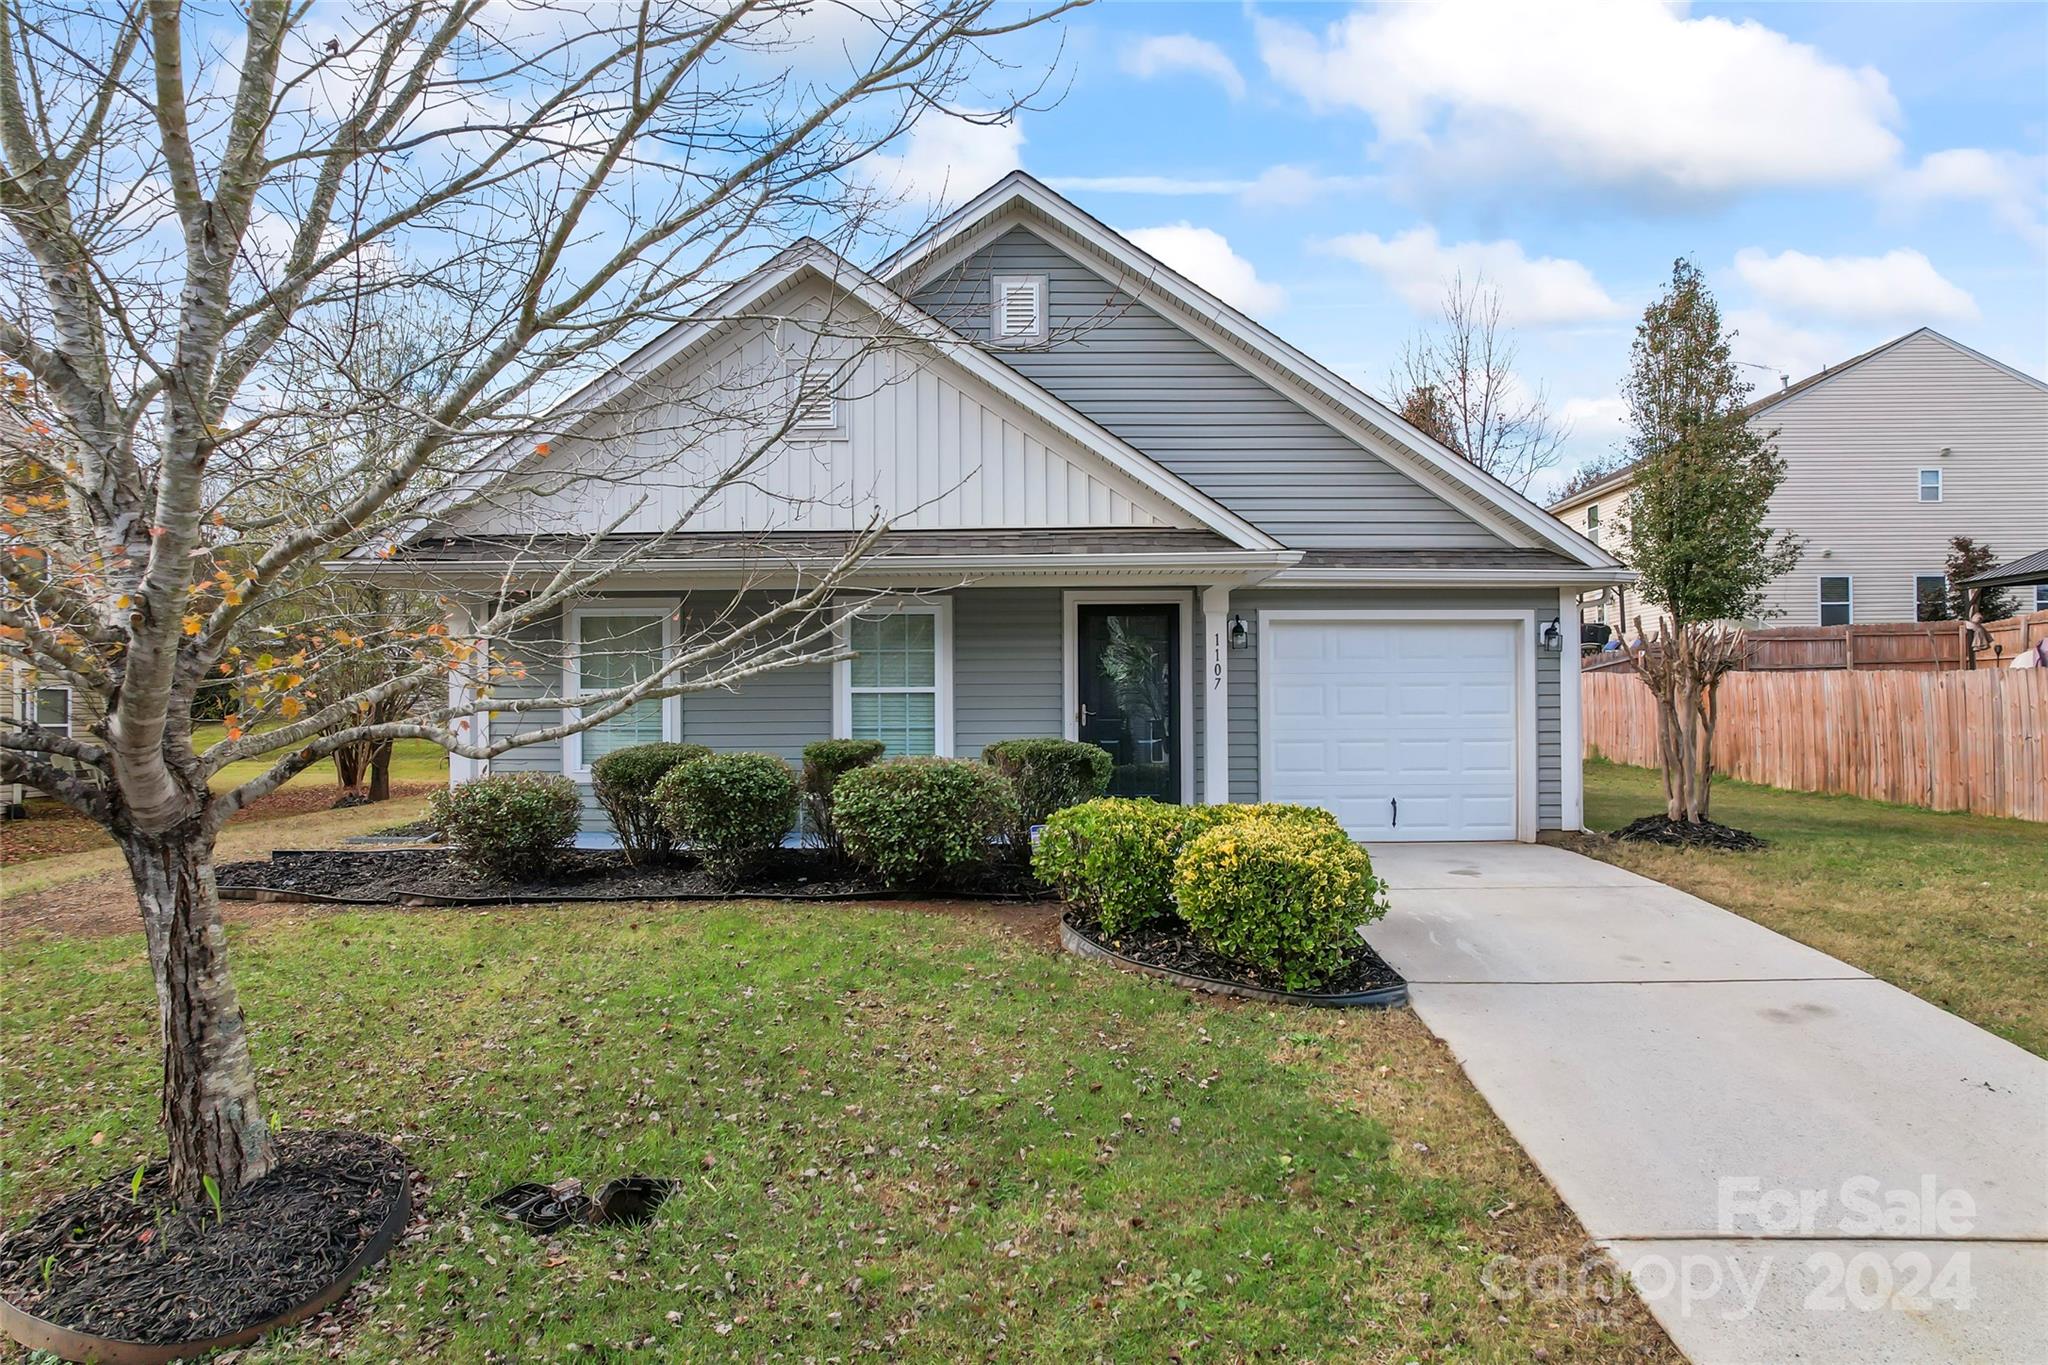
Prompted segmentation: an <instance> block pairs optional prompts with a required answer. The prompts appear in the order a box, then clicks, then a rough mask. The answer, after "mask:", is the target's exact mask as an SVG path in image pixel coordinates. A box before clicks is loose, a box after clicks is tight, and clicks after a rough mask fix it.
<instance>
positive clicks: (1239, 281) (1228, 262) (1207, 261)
mask: <svg viewBox="0 0 2048 1365" xmlns="http://www.w3.org/2000/svg"><path fill="white" fill-rule="evenodd" d="M1124 236H1126V237H1128V238H1130V239H1131V240H1132V241H1133V242H1135V243H1137V245H1138V249H1139V250H1141V251H1147V252H1150V253H1151V254H1152V255H1154V256H1157V257H1158V258H1159V259H1160V260H1162V261H1164V262H1165V263H1166V264H1167V265H1169V266H1171V267H1173V268H1174V269H1175V270H1178V271H1179V272H1180V273H1181V274H1183V275H1185V276H1187V277H1188V278H1189V279H1191V280H1193V281H1194V282H1195V283H1196V284H1199V285H1201V286H1202V287H1203V288H1204V289H1206V290H1208V291H1209V292H1210V293H1212V294H1214V295H1215V296H1216V297H1217V298H1220V299H1222V300H1223V301H1224V302H1225V303H1227V304H1230V305H1232V306H1234V307H1237V308H1242V309H1243V310H1244V311H1245V312H1247V313H1258V314H1265V313H1277V312H1279V311H1280V310H1281V309H1282V308H1285V307H1286V306H1287V291H1286V290H1284V289H1282V288H1281V287H1280V286H1279V285H1277V284H1269V283H1267V282H1266V281H1264V280H1262V279H1260V278H1259V273H1258V271H1257V270H1256V269H1254V268H1253V266H1252V263H1251V262H1250V261H1248V260H1246V259H1245V258H1244V257H1242V256H1240V255H1238V254H1237V253H1236V252H1235V251H1232V250H1231V249H1230V242H1229V240H1228V239H1227V238H1225V237H1224V235H1223V234H1222V233H1220V232H1216V231H1214V230H1212V229H1210V228H1205V227H1195V226H1194V225H1193V224H1191V223H1173V224H1170V225H1169V226H1166V227H1151V228H1135V229H1133V230H1132V231H1129V232H1126V233H1125V234H1124Z"/></svg>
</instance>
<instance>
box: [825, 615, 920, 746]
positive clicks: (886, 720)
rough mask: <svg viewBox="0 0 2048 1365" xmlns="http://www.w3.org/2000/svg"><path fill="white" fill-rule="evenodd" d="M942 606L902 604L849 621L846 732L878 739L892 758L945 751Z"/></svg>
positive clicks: (859, 737)
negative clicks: (894, 608) (892, 609)
mask: <svg viewBox="0 0 2048 1365" xmlns="http://www.w3.org/2000/svg"><path fill="white" fill-rule="evenodd" d="M940 627H941V619H940V609H939V608H937V607H903V608H899V609H897V610H894V611H888V612H883V613H879V614H877V615H873V616H856V617H854V618H853V619H852V620H850V621H848V622H847V624H846V642H847V646H848V647H849V648H851V649H852V650H854V651H855V654H854V657H853V658H852V659H850V660H849V661H848V662H847V666H846V680H847V681H846V702H845V705H846V720H847V726H846V733H847V734H848V735H849V736H850V737H852V738H854V739H879V740H881V741H882V743H883V744H885V745H887V746H888V755H889V757H891V758H905V757H911V756H915V755H925V754H936V753H941V752H943V751H944V748H943V736H942V734H941V729H942V724H941V712H942V709H943V707H942V698H941V695H940V678H939V674H940V658H941V640H940V635H941V629H940Z"/></svg>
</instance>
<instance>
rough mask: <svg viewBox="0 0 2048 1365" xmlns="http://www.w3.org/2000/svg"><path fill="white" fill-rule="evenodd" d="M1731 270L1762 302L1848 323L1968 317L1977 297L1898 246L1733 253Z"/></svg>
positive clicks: (1794, 312) (1973, 312) (1797, 313)
mask: <svg viewBox="0 0 2048 1365" xmlns="http://www.w3.org/2000/svg"><path fill="white" fill-rule="evenodd" d="M1735 274H1736V276H1737V277H1738V278H1740V279H1741V281H1742V282H1743V283H1744V284H1746V285H1748V286H1749V287H1750V289H1751V290H1752V291H1753V292H1754V293H1755V294H1756V296H1757V297H1758V298H1759V299H1761V300H1762V301H1763V302H1764V303H1766V304H1768V305H1770V306H1771V307H1773V308H1777V309H1780V310H1783V311H1784V312H1787V313H1790V314H1792V315H1793V316H1795V317H1804V318H1839V319H1842V320H1844V321H1848V322H1885V321H1911V322H1925V321H1929V320H1932V319H1954V318H1974V317H1976V316H1977V301H1976V300H1975V299H1973V298H1971V297H1970V295H1969V294H1968V293H1967V292H1966V291H1964V290H1963V289H1961V288H1959V287H1957V286H1956V285H1954V284H1952V283H1950V282H1949V281H1948V280H1947V279H1945V278H1943V276H1942V274H1941V272H1940V271H1938V270H1936V269H1935V268H1934V263H1933V262H1932V261H1930V260H1928V259H1927V258H1926V257H1925V256H1923V255H1921V254H1920V253H1919V252H1917V251H1908V250H1905V249H1903V248H1901V249H1899V250H1896V251H1887V252H1886V253H1885V254H1884V255H1882V256H1809V255H1807V254H1806V253H1805V252H1803V251H1781V252H1779V253H1778V254H1777V255H1775V256H1769V255H1766V254H1765V253H1764V252H1762V251H1760V250H1758V249H1757V248H1755V247H1749V248H1746V249H1744V250H1742V251H1738V252H1737V253H1735Z"/></svg>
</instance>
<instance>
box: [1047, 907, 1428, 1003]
mask: <svg viewBox="0 0 2048 1365" xmlns="http://www.w3.org/2000/svg"><path fill="white" fill-rule="evenodd" d="M1066 920H1067V923H1068V924H1070V925H1072V926H1073V927H1074V928H1076V929H1078V930H1080V931H1081V933H1083V934H1085V935H1087V936H1088V937H1089V938H1092V939H1094V940H1095V941H1096V942H1097V943H1099V944H1102V945H1104V946H1105V947H1109V948H1114V949H1115V950H1116V951H1117V952H1119V953H1122V954H1123V955H1124V956H1125V957H1127V958H1130V959H1131V960H1132V961H1133V962H1137V963H1140V964H1142V965H1144V966H1147V967H1157V968H1160V969H1161V970H1163V971H1169V972H1182V973H1185V974H1186V975H1189V976H1202V977H1207V978H1209V979H1210V980H1212V981H1222V982H1227V983H1229V984H1231V985H1237V986H1252V987H1255V988H1257V989H1259V990H1265V991H1292V990H1293V988H1292V987H1290V986H1288V985H1287V983H1286V982H1284V981H1282V980H1281V979H1280V977H1279V975H1278V974H1277V973H1274V972H1270V971H1267V970H1266V969H1265V968H1263V967H1256V966H1253V965H1252V964H1251V963H1249V962H1239V961H1237V960H1236V959H1235V958H1228V957H1224V956H1223V955H1221V954H1220V953H1213V952H1210V951H1209V950H1208V949H1207V948H1204V947H1203V946H1202V945H1201V944H1199V943H1197V942H1195V941H1194V940H1193V939H1192V938H1190V937H1189V936H1188V932H1187V929H1186V927H1185V926H1183V925H1178V924H1174V923H1171V922H1167V923H1159V924H1148V925H1143V926H1141V927H1139V928H1137V929H1131V930H1127V931H1125V932H1124V933H1122V934H1118V935H1115V936H1114V937H1112V936H1111V935H1109V934H1106V933H1104V932H1103V928H1102V921H1101V920H1100V919H1098V918H1096V916H1095V915H1094V914H1093V913H1092V912H1090V911H1086V910H1082V909H1079V908H1074V909H1069V910H1068V911H1067V914H1066ZM1403 984H1405V980H1404V978H1403V977H1402V975H1401V974H1400V973H1399V972H1397V971H1395V970H1394V969H1393V968H1392V967H1390V966H1388V965H1387V963H1386V960H1385V959H1384V958H1382V957H1381V956H1380V955H1379V954H1378V953H1376V952H1374V951H1373V950H1372V945H1371V944H1369V943H1367V942H1366V941H1365V940H1364V939H1359V940H1358V941H1357V943H1356V944H1355V945H1354V946H1353V947H1352V948H1351V949H1350V951H1349V952H1348V953H1347V954H1346V955H1345V959H1344V965H1343V966H1342V967H1341V968H1339V969H1338V970H1337V971H1335V972H1333V973H1331V975H1330V977H1329V979H1328V980H1326V981H1323V982H1320V983H1318V984H1317V985H1316V986H1314V987H1313V988H1312V989H1313V990H1314V992H1315V993H1317V994H1321V995H1347V994H1351V993H1353V992H1357V991H1370V990H1378V989H1380V988H1381V987H1384V986H1399V985H1403Z"/></svg>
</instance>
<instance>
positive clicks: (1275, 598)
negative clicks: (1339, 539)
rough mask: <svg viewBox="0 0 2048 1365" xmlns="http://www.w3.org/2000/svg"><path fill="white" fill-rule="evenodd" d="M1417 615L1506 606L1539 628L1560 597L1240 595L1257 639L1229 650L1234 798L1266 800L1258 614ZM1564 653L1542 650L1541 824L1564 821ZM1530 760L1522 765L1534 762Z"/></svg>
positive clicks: (1527, 593) (1319, 591)
mask: <svg viewBox="0 0 2048 1365" xmlns="http://www.w3.org/2000/svg"><path fill="white" fill-rule="evenodd" d="M1317 608H1327V609H1331V610H1370V609H1378V610H1410V611H1413V610H1417V609H1439V610H1445V611H1456V610H1468V609H1474V608H1479V609H1494V608H1506V609H1509V610H1514V611H1530V612H1534V613H1535V614H1536V615H1535V619H1536V621H1537V622H1538V623H1539V624H1540V623H1542V622H1544V621H1548V620H1550V619H1551V618H1552V617H1553V616H1556V615H1557V614H1558V610H1557V593H1556V592H1555V591H1554V590H1551V591H1544V590H1540V589H1520V590H1517V589H1495V590H1464V591H1455V592H1452V591H1443V592H1436V591H1421V590H1417V591H1393V590H1380V589H1374V590H1371V591H1367V590H1363V589H1359V590H1350V589H1326V588H1253V589H1249V590H1247V591H1245V592H1239V593H1233V594H1231V598H1230V610H1231V611H1232V612H1233V613H1235V614H1237V615H1240V616H1242V617H1244V620H1245V624H1246V625H1247V626H1248V627H1249V628H1250V631H1251V639H1250V641H1249V643H1248V645H1247V647H1246V648H1244V649H1233V650H1231V651H1230V799H1231V800H1233V801H1257V800H1258V799H1259V796H1260V794H1259V612H1261V611H1271V610H1296V611H1298V610H1303V609H1317ZM1561 657H1562V655H1561V654H1560V653H1559V652H1558V651H1557V650H1551V649H1542V648H1538V649H1537V651H1536V755H1535V760H1536V827H1537V828H1538V829H1559V828H1562V827H1563V824H1564V765H1563V747H1562V745H1561V743H1560V735H1561V733H1562V732H1561V729H1560V715H1559V709H1558V708H1559V694H1558V680H1559V676H1560V667H1559V660H1560V659H1561ZM1527 757H1528V756H1527V755H1523V756H1522V761H1527Z"/></svg>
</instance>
